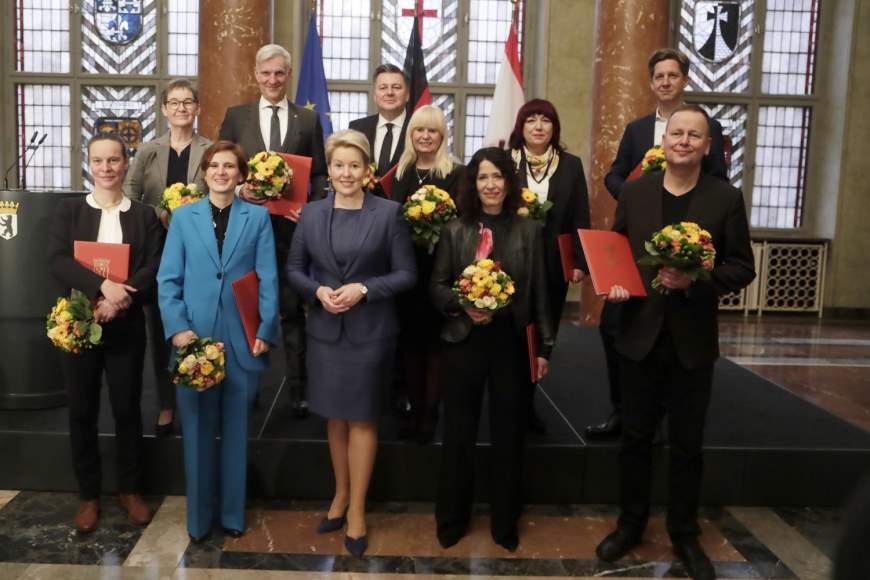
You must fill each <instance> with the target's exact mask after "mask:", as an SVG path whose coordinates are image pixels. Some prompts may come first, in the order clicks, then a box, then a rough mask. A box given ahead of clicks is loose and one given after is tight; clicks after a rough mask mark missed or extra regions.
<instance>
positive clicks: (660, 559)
mask: <svg viewBox="0 0 870 580" xmlns="http://www.w3.org/2000/svg"><path fill="white" fill-rule="evenodd" d="M147 499H148V501H149V503H150V504H151V506H152V507H153V508H154V509H155V510H156V515H155V517H154V520H153V521H152V522H151V524H149V525H148V526H147V527H145V528H137V527H135V526H133V525H131V524H129V523H127V522H126V520H125V518H124V516H123V514H122V511H121V509H120V507H118V505H117V500H116V498H113V497H108V496H107V497H104V498H103V499H102V508H103V509H102V516H101V520H100V527H99V528H98V529H97V530H96V531H95V532H94V533H92V534H90V535H85V536H81V535H78V534H77V533H76V532H74V531H73V530H72V528H71V526H70V520H71V518H72V516H73V514H74V512H75V509H76V506H77V499H76V497H75V495H74V494H69V493H50V492H26V491H24V492H14V491H4V492H0V503H2V505H3V507H2V508H0V580H13V579H15V580H19V579H21V580H23V579H28V580H29V579H41V580H54V579H58V580H60V579H64V580H79V579H81V580H84V579H91V578H93V579H97V578H100V579H104V578H118V579H155V580H157V579H197V580H199V579H203V580H205V579H228V580H229V579H251V580H255V579H272V578H299V579H302V578H305V579H315V580H316V579H321V578H322V579H326V578H335V579H341V580H351V579H359V580H362V579H372V580H374V579H384V580H386V579H395V580H400V579H402V578H412V577H413V578H415V579H417V578H445V579H447V578H468V577H473V578H480V579H483V578H500V579H505V580H506V579H510V578H552V579H555V578H592V577H598V578H600V577H618V578H623V579H626V578H684V577H685V572H684V570H683V567H682V565H681V564H680V563H679V562H678V561H676V560H675V557H674V555H673V553H672V551H671V549H670V543H669V541H668V539H667V534H666V532H665V530H664V523H663V517H662V514H661V513H660V512H658V511H656V512H654V515H653V519H652V521H651V523H650V526H649V528H648V529H647V532H646V535H645V536H644V542H643V544H642V545H641V546H640V547H638V548H637V549H635V550H634V551H633V552H632V553H631V554H630V555H629V556H628V557H626V558H625V559H623V560H621V561H619V562H617V563H615V564H605V563H603V562H599V561H598V560H596V558H595V554H594V550H595V546H596V545H597V543H598V542H599V541H600V540H601V539H602V538H603V537H604V536H605V535H606V534H607V533H608V532H609V531H610V530H611V529H612V528H613V525H614V519H615V515H616V514H615V510H614V508H613V507H612V506H599V505H582V506H530V507H528V508H527V509H526V512H525V514H524V515H523V518H522V520H521V531H520V538H521V543H520V547H519V549H518V550H517V551H516V552H515V553H510V552H507V551H506V550H504V549H503V548H501V547H500V546H498V545H496V544H494V543H493V542H492V540H491V539H490V536H489V525H488V516H487V515H486V510H485V509H484V508H483V507H480V508H479V513H477V514H475V516H474V518H473V521H472V526H471V530H470V532H469V534H468V535H467V536H466V537H465V538H464V539H463V540H462V541H461V542H460V543H459V544H457V545H456V546H454V547H452V548H450V549H448V550H444V549H442V548H441V547H440V546H439V545H438V542H437V540H436V539H435V533H434V519H433V515H432V506H431V505H429V504H382V505H374V506H372V509H371V514H370V516H369V536H370V539H371V543H370V548H369V551H368V553H367V554H366V556H365V557H363V558H354V557H352V556H350V555H349V554H347V552H345V550H344V547H343V545H342V541H341V539H342V536H341V534H340V533H335V534H328V535H318V534H316V533H315V529H316V526H317V522H318V521H319V520H320V518H321V517H323V515H324V513H323V511H322V510H323V508H324V506H323V505H322V504H321V505H313V504H306V503H304V502H286V501H284V502H268V501H261V502H254V503H253V504H252V505H250V506H249V507H250V509H249V511H248V530H247V533H246V534H245V535H244V536H243V537H241V538H239V539H232V538H228V537H227V538H224V537H223V534H222V533H221V532H220V531H219V530H215V531H214V532H213V533H212V535H211V537H210V539H208V540H206V541H205V542H203V543H201V544H191V543H190V542H189V540H188V536H187V533H186V529H185V525H184V518H185V501H184V498H182V497H174V496H168V497H149V498H147ZM701 516H702V521H701V526H702V530H703V532H702V535H701V538H702V544H703V545H704V547H705V549H706V551H707V553H708V554H709V555H710V556H711V559H712V560H713V561H714V564H715V567H716V571H717V574H718V576H719V578H723V579H750V578H753V579H754V578H777V579H790V578H800V579H813V580H815V579H818V580H822V579H824V578H828V575H829V570H830V567H831V558H832V552H833V549H834V546H835V544H836V539H837V534H838V527H839V522H840V513H838V511H837V510H829V509H826V510H818V509H809V508H807V509H778V508H764V507H720V508H705V509H703V511H702V514H701Z"/></svg>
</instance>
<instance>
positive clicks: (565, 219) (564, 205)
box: [517, 151, 590, 286]
mask: <svg viewBox="0 0 870 580" xmlns="http://www.w3.org/2000/svg"><path fill="white" fill-rule="evenodd" d="M517 174H518V176H519V178H520V183H521V184H522V186H523V187H528V176H527V174H526V166H525V158H522V159H521V161H520V166H519V167H518V168H517ZM547 199H548V200H550V201H552V202H553V207H551V208H550V211H549V212H547V221H546V223H544V256H545V259H546V260H547V278H548V280H549V281H550V283H551V284H553V283H557V284H559V285H562V286H564V285H565V284H567V283H566V282H565V277H564V275H563V273H562V257H561V255H560V254H559V242H558V239H557V238H558V237H559V236H560V235H561V234H571V239H572V240H573V242H574V267H575V268H577V269H579V270H583V271H584V272H588V271H589V266H587V265H586V257H585V256H584V255H583V249H582V247H581V246H580V237H579V236H578V235H577V230H578V229H579V228H584V229H588V228H589V227H590V225H589V224H590V219H589V190H588V189H587V188H586V174H585V173H584V172H583V162H582V161H580V158H579V157H577V156H576V155H571V154H570V153H565V152H564V151H563V152H562V153H560V154H559V166H558V167H557V168H556V171H555V173H553V175H552V176H550V188H549V190H548V192H547Z"/></svg>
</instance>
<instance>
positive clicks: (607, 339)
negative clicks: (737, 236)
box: [586, 48, 728, 437]
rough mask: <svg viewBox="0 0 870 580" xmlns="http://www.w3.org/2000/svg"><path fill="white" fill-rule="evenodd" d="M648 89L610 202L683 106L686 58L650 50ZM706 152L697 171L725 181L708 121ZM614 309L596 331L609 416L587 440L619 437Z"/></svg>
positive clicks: (608, 307)
mask: <svg viewBox="0 0 870 580" xmlns="http://www.w3.org/2000/svg"><path fill="white" fill-rule="evenodd" d="M647 69H648V70H649V84H650V89H651V90H652V92H653V94H654V95H655V97H656V110H655V111H654V112H652V113H650V114H649V115H647V116H645V117H641V118H639V119H635V120H634V121H632V122H631V123H629V124H628V125H627V126H626V127H625V132H624V133H623V135H622V140H621V141H620V142H619V150H618V151H617V153H616V159H614V160H613V165H611V167H610V171H609V172H608V173H607V175H606V176H605V177H604V186H605V187H607V191H609V192H610V194H611V195H612V196H613V198H614V199H619V194H620V192H621V191H622V187H623V185H624V184H625V182H626V178H628V176H629V174H631V172H632V171H634V168H635V167H637V165H638V164H639V163H640V162H641V161H642V160H643V156H644V155H645V154H646V152H647V151H649V149H650V148H652V146H653V145H654V144H655V145H658V144H660V143H661V141H662V135H663V133H664V130H665V123H667V120H668V118H669V117H670V116H671V113H673V111H674V110H675V109H676V108H677V107H679V106H680V105H682V104H683V91H684V90H685V88H686V85H687V84H688V83H689V59H688V58H687V57H686V55H685V54H683V53H682V52H680V51H678V50H674V49H672V48H661V49H659V50H657V51H655V52H654V53H653V54H652V56H651V57H650V59H649V62H648V63H647ZM710 137H711V142H710V153H709V154H708V155H706V156H705V157H704V160H703V162H702V163H701V169H702V171H704V172H705V173H708V174H710V175H713V176H715V177H720V178H722V179H724V180H727V179H728V169H727V167H726V165H725V154H724V149H723V137H722V126H721V125H720V124H719V123H718V122H717V121H715V120H713V119H711V120H710ZM619 314H620V308H619V306H617V305H616V304H611V303H608V304H605V305H604V310H603V311H602V313H601V324H600V325H599V332H600V334H601V342H602V343H603V344H604V356H605V358H606V360H607V374H608V381H609V384H610V402H611V405H612V407H613V408H612V411H611V413H610V416H609V417H608V418H607V420H605V421H604V422H603V423H601V424H599V425H590V426H589V427H587V428H586V434H587V435H588V436H590V437H610V436H616V435H619V433H620V429H621V427H622V413H621V406H622V405H621V396H620V391H619V384H620V381H619V362H618V360H619V358H618V356H617V354H616V351H615V350H614V347H613V344H614V341H615V340H616V334H615V333H616V329H617V328H618V326H619Z"/></svg>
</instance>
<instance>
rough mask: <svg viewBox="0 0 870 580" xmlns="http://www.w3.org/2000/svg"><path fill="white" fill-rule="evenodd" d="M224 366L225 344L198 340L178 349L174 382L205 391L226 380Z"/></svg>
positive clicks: (208, 339) (173, 376)
mask: <svg viewBox="0 0 870 580" xmlns="http://www.w3.org/2000/svg"><path fill="white" fill-rule="evenodd" d="M224 365H225V361H224V343H222V342H216V341H215V340H212V339H211V338H197V339H196V340H192V341H190V342H189V343H188V344H187V345H186V346H183V347H181V348H179V349H178V353H177V354H176V357H175V370H174V371H173V372H172V382H173V383H175V384H176V385H182V386H185V387H189V388H191V389H196V390H197V391H205V390H206V389H210V388H211V387H213V386H215V385H216V384H218V383H219V382H221V381H222V380H224V376H226V368H225V366H224Z"/></svg>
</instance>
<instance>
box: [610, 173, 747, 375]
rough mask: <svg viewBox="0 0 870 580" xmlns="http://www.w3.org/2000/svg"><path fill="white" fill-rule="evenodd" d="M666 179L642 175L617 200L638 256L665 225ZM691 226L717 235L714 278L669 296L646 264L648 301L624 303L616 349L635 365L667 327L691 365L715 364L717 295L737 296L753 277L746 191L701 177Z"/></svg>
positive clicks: (618, 225) (619, 225) (621, 226)
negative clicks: (656, 283) (656, 285)
mask: <svg viewBox="0 0 870 580" xmlns="http://www.w3.org/2000/svg"><path fill="white" fill-rule="evenodd" d="M663 179H664V174H663V173H654V174H651V175H645V176H642V177H640V178H638V179H636V180H633V181H630V182H628V183H626V184H625V186H624V187H623V190H622V195H620V196H619V204H618V205H617V207H616V221H615V223H614V224H613V230H614V231H617V232H620V233H623V234H625V235H627V236H628V239H629V242H630V244H631V251H632V254H633V255H634V257H635V259H637V258H640V257H641V256H643V255H645V254H646V251H645V250H644V242H646V241H647V240H649V239H650V237H652V234H653V233H654V232H656V231H658V230H660V229H661V228H662V227H664V226H665V225H666V224H664V223H663V222H662V195H664V189H663V186H662V182H663ZM686 221H690V222H695V223H697V224H698V225H700V226H701V227H702V228H704V229H705V230H707V231H708V232H710V234H711V235H712V237H713V246H714V247H715V248H716V263H715V266H714V267H713V271H712V278H711V280H710V281H708V282H702V281H698V282H696V283H694V284H692V285H691V286H690V287H689V289H687V290H686V291H674V292H672V293H671V294H669V295H664V294H660V293H659V292H658V291H656V290H653V289H652V286H651V283H652V280H653V278H655V276H656V273H657V269H656V268H652V267H648V266H641V267H640V274H641V277H642V278H643V282H644V286H645V287H646V291H647V296H646V297H645V298H631V299H629V300H628V301H627V302H625V303H623V308H622V320H621V322H620V328H619V332H618V334H617V338H616V349H617V350H618V351H619V352H620V353H622V354H623V355H624V356H626V357H628V358H630V359H631V360H635V361H640V360H642V359H643V358H644V357H646V355H647V354H649V352H650V350H651V349H652V347H653V345H654V344H655V341H656V339H657V338H658V336H659V333H660V332H661V331H662V328H663V326H664V324H665V323H667V328H668V330H670V333H671V335H672V336H673V340H674V345H675V347H676V350H677V355H678V356H679V359H680V363H681V364H682V365H683V366H684V367H685V368H687V369H693V368H699V367H702V366H705V365H709V364H712V363H713V362H714V361H715V360H716V359H717V358H718V357H719V328H718V324H717V310H718V308H719V300H718V299H719V296H720V295H721V294H725V293H728V292H736V291H738V290H740V289H741V288H743V287H744V286H746V285H748V284H749V283H750V282H752V280H753V279H754V278H755V260H754V258H753V255H752V246H751V244H750V240H749V225H748V223H747V220H746V208H745V207H744V204H743V195H742V193H741V192H740V190H738V189H736V188H734V187H732V186H731V185H730V184H728V183H726V182H725V181H722V180H721V179H717V178H714V177H712V176H709V175H706V174H704V173H703V172H702V173H701V176H700V179H699V180H698V185H697V186H696V187H695V192H694V193H693V194H692V199H691V203H690V205H689V211H688V214H687V215H686Z"/></svg>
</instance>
